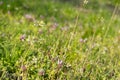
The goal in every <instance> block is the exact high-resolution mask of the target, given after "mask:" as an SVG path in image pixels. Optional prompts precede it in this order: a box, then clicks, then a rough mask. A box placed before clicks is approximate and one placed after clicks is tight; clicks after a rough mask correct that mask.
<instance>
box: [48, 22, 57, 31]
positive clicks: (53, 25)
mask: <svg viewBox="0 0 120 80" xmlns="http://www.w3.org/2000/svg"><path fill="white" fill-rule="evenodd" d="M57 27H58V24H57V23H54V24H52V25H51V27H50V29H49V32H52V31H54V30H55V29H56V28H57Z"/></svg>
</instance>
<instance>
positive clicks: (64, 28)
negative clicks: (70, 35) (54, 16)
mask: <svg viewBox="0 0 120 80" xmlns="http://www.w3.org/2000/svg"><path fill="white" fill-rule="evenodd" d="M68 28H69V27H67V26H65V27H62V28H61V30H62V31H67V30H68Z"/></svg>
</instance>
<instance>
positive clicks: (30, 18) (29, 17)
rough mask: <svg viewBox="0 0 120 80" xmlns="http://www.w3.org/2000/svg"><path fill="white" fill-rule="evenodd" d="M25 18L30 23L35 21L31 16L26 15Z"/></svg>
mask: <svg viewBox="0 0 120 80" xmlns="http://www.w3.org/2000/svg"><path fill="white" fill-rule="evenodd" d="M25 18H26V20H28V21H30V22H32V21H35V18H34V17H33V16H32V15H31V14H26V15H25Z"/></svg>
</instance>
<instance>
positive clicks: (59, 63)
mask: <svg viewBox="0 0 120 80" xmlns="http://www.w3.org/2000/svg"><path fill="white" fill-rule="evenodd" d="M62 66H63V61H62V60H58V67H59V68H61V67H62Z"/></svg>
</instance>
